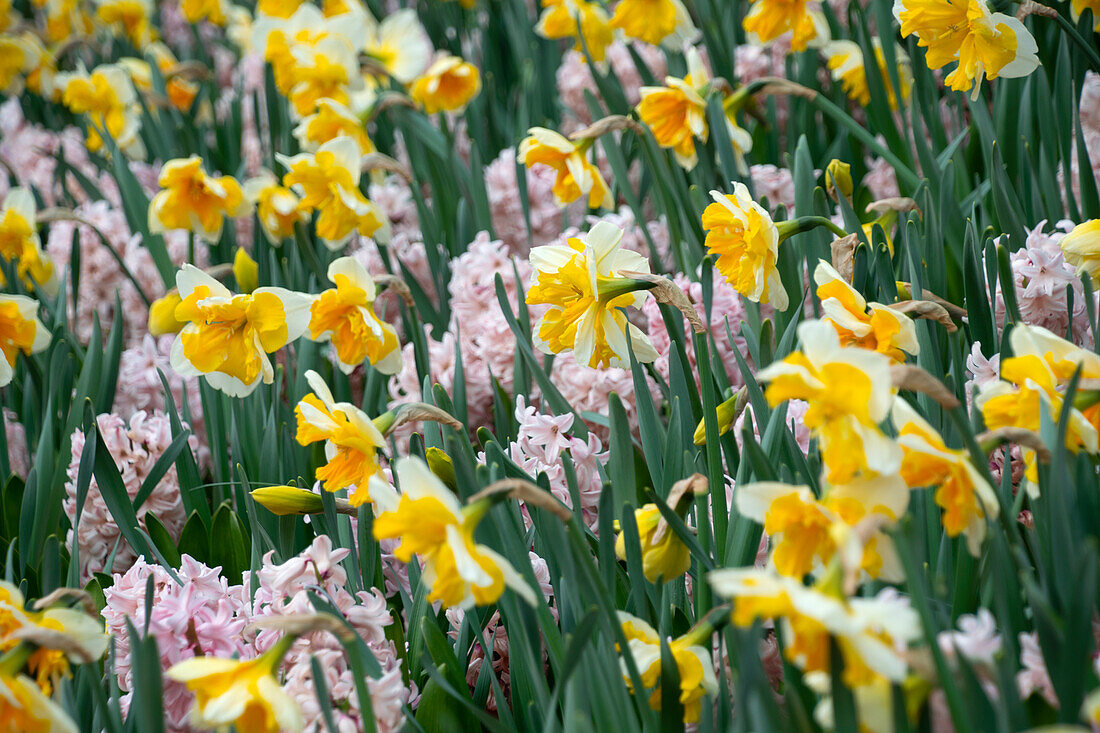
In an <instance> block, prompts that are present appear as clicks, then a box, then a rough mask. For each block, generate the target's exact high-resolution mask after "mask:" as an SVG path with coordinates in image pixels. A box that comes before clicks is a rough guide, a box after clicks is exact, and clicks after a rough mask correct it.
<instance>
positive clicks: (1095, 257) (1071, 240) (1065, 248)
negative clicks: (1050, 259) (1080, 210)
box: [1058, 219, 1100, 284]
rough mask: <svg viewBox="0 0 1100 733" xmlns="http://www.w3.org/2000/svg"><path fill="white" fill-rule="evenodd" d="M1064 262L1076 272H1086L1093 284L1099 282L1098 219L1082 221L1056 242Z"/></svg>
mask: <svg viewBox="0 0 1100 733" xmlns="http://www.w3.org/2000/svg"><path fill="white" fill-rule="evenodd" d="M1058 246H1059V247H1061V248H1062V252H1063V253H1064V254H1065V257H1066V262H1067V263H1069V264H1070V265H1071V266H1073V267H1076V268H1077V274H1078V275H1080V274H1082V273H1086V272H1087V273H1088V274H1089V277H1091V278H1092V282H1093V283H1094V284H1097V283H1100V219H1090V220H1089V221H1086V222H1082V223H1080V224H1078V225H1077V226H1075V227H1074V228H1073V229H1072V230H1070V232H1069V234H1067V235H1066V236H1064V237H1062V241H1060V242H1059V243H1058Z"/></svg>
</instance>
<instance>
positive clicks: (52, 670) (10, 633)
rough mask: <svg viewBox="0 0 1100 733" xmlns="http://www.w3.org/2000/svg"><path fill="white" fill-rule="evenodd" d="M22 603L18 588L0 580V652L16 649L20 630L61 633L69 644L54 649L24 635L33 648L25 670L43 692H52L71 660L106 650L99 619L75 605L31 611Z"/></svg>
mask: <svg viewBox="0 0 1100 733" xmlns="http://www.w3.org/2000/svg"><path fill="white" fill-rule="evenodd" d="M25 606H26V599H25V598H24V597H23V594H22V593H21V592H20V590H19V589H18V588H17V587H16V586H14V585H12V584H11V583H7V582H4V581H0V651H5V652H7V651H9V650H12V649H15V648H16V647H17V646H18V645H19V644H20V638H22V635H23V633H25V632H27V631H28V630H30V631H33V630H34V629H41V630H43V631H45V632H47V633H49V634H56V635H60V636H62V637H64V639H65V640H66V642H67V646H68V647H71V648H68V649H55V648H52V647H51V646H50V645H49V644H48V643H46V642H44V641H43V640H42V639H39V638H36V637H32V636H29V635H28V636H27V638H28V639H31V640H32V641H33V642H34V644H33V646H34V649H33V650H31V651H30V653H29V655H27V658H26V666H27V670H28V671H29V672H31V673H32V674H34V675H35V678H36V682H37V683H38V686H39V687H40V688H41V689H42V691H43V692H44V693H45V694H47V695H49V694H51V693H52V691H53V687H54V685H55V684H56V683H57V681H58V680H59V679H60V678H61V677H68V676H70V674H71V672H70V668H69V662H70V661H73V662H81V661H85V660H86V659H91V660H97V659H99V658H100V657H102V656H103V654H104V652H106V651H107V634H105V633H104V632H103V622H102V621H101V620H97V619H93V618H92V617H91V616H89V615H88V614H86V613H84V612H83V611H80V610H77V609H75V608H65V607H51V608H47V609H45V610H42V611H33V610H28V609H27V608H26V607H25ZM32 627H33V628H32ZM74 655H79V656H80V657H82V658H76V657H75V656H74ZM20 666H22V665H20Z"/></svg>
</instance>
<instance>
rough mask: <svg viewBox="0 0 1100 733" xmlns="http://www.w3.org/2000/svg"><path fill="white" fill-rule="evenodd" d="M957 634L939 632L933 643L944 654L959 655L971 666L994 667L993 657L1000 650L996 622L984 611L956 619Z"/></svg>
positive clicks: (1000, 644)
mask: <svg viewBox="0 0 1100 733" xmlns="http://www.w3.org/2000/svg"><path fill="white" fill-rule="evenodd" d="M958 627H959V628H958V631H955V630H953V629H949V630H947V631H941V632H940V633H939V635H938V636H937V637H936V643H937V644H938V645H939V647H940V650H941V651H942V652H943V653H944V655H946V656H948V657H949V658H953V657H954V656H955V655H956V654H958V655H959V656H962V657H963V658H964V659H966V660H967V661H968V662H969V663H971V664H973V665H979V666H983V667H985V668H987V669H993V668H994V667H995V659H994V657H995V656H996V655H997V654H999V653H1000V651H1001V646H1002V643H1001V635H1000V634H999V633H998V632H997V621H996V619H994V618H993V614H992V613H990V612H989V609H987V608H979V609H978V613H977V614H976V615H971V614H963V615H962V616H959V619H958Z"/></svg>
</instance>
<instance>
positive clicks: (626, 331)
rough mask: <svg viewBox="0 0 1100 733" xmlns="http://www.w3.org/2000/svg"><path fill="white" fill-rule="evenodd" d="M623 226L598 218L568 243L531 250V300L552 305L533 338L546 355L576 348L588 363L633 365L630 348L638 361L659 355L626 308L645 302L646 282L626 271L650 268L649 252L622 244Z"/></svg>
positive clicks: (540, 321) (579, 357)
mask: <svg viewBox="0 0 1100 733" xmlns="http://www.w3.org/2000/svg"><path fill="white" fill-rule="evenodd" d="M622 237H623V231H622V229H619V228H618V227H617V226H615V225H614V224H610V223H607V222H600V223H597V224H596V225H595V226H593V227H592V229H591V230H590V231H589V232H588V234H586V235H585V236H584V238H583V239H582V238H579V237H572V238H570V239H569V240H568V241H567V243H566V244H563V245H551V244H548V245H544V246H542V247H536V248H534V249H533V250H531V266H532V270H533V271H532V274H531V284H530V287H529V288H528V291H527V303H528V305H546V306H549V308H548V309H547V310H546V312H545V313H544V314H543V316H542V318H541V319H540V320H539V322H538V324H536V326H535V328H534V333H533V334H532V340H533V341H534V344H535V346H536V347H538V348H539V349H540V350H541V351H543V352H544V353H547V354H558V353H561V352H563V351H568V350H572V351H573V352H574V356H575V357H576V359H577V363H579V364H582V365H584V366H591V367H601V366H628V365H629V364H630V355H629V350H630V348H633V350H634V356H635V358H636V359H637V360H638V361H639V362H643V363H644V362H650V361H653V360H654V359H656V358H657V350H656V349H654V347H653V344H652V342H650V340H649V338H648V337H647V336H646V335H645V334H644V333H642V332H641V330H639V329H638V327H637V326H635V325H634V324H632V323H630V322H629V321H628V320H627V318H626V316H625V315H624V314H623V310H622V309H624V308H629V307H631V306H633V307H640V306H641V304H642V301H643V299H644V297H645V294H644V293H643V292H640V291H641V290H642V289H645V288H648V287H649V285H648V284H647V283H644V282H641V281H638V280H634V279H631V278H630V277H629V276H626V275H623V274H621V273H623V272H639V273H648V272H649V262H648V261H647V260H646V258H645V257H643V256H642V255H640V254H638V253H637V252H633V251H631V250H628V249H624V248H623V247H621V246H620V244H621V241H622Z"/></svg>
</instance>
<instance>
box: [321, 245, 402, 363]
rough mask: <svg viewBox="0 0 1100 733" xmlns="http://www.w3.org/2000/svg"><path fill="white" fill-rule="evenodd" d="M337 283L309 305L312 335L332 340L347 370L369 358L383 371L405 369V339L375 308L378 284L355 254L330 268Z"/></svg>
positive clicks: (333, 279) (338, 361)
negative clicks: (376, 284)
mask: <svg viewBox="0 0 1100 733" xmlns="http://www.w3.org/2000/svg"><path fill="white" fill-rule="evenodd" d="M328 278H329V280H331V281H332V282H333V283H334V284H335V285H336V287H335V288H331V289H329V290H326V291H325V292H323V293H321V294H320V295H318V296H317V297H316V298H315V299H314V301H313V304H312V305H311V306H310V309H309V313H310V316H309V337H310V338H311V339H312V340H314V341H331V342H332V347H333V350H334V351H335V353H336V363H337V365H338V366H339V367H340V370H341V371H343V372H344V373H345V374H350V373H351V372H352V370H353V369H355V367H357V366H359V365H360V364H362V363H363V362H364V361H369V362H370V364H371V366H373V367H374V368H375V369H377V370H378V371H380V372H382V373H383V374H396V373H397V372H398V371H400V369H401V365H402V359H401V343H400V342H399V341H398V339H397V331H396V330H394V327H393V326H392V325H391V324H389V323H387V322H386V321H383V320H382V319H381V318H379V317H378V315H377V314H375V312H374V299H375V294H376V292H375V285H374V279H373V278H372V277H371V276H370V273H368V272H367V271H366V269H365V268H364V267H363V266H362V265H361V264H359V262H358V261H357V260H355V259H354V258H352V257H341V258H339V259H337V260H335V261H334V262H333V263H332V264H331V265H329V268H328Z"/></svg>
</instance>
